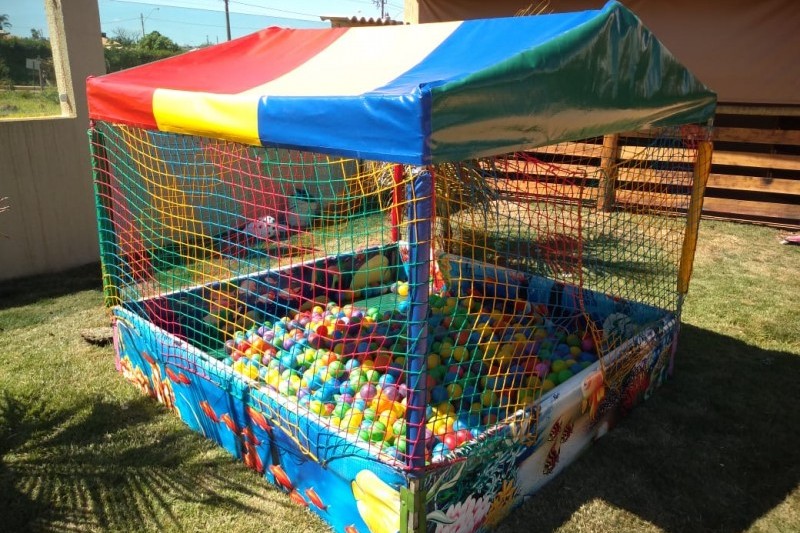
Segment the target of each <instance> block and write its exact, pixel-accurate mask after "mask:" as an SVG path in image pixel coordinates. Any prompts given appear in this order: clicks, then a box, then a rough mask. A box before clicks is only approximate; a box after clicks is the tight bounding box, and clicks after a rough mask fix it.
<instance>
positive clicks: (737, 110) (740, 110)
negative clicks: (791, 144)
mask: <svg viewBox="0 0 800 533" xmlns="http://www.w3.org/2000/svg"><path fill="white" fill-rule="evenodd" d="M717 115H764V116H770V117H780V116H786V117H800V106H796V105H741V104H738V105H737V104H718V105H717Z"/></svg>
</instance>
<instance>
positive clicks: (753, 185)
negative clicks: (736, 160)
mask: <svg viewBox="0 0 800 533" xmlns="http://www.w3.org/2000/svg"><path fill="white" fill-rule="evenodd" d="M707 187H708V188H709V189H725V190H732V191H750V192H766V193H770V194H797V195H800V180H790V179H779V178H759V177H756V176H739V175H728V174H711V176H710V177H709V179H708V185H707Z"/></svg>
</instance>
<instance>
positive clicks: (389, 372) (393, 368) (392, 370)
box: [386, 363, 403, 383]
mask: <svg viewBox="0 0 800 533" xmlns="http://www.w3.org/2000/svg"><path fill="white" fill-rule="evenodd" d="M402 375H403V365H401V364H398V363H391V364H389V366H387V367H386V376H391V377H392V378H393V379H394V381H393V383H397V382H398V381H400V376H402Z"/></svg>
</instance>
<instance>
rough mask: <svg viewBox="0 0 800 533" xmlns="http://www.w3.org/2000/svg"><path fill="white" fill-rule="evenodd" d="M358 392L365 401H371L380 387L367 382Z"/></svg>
mask: <svg viewBox="0 0 800 533" xmlns="http://www.w3.org/2000/svg"><path fill="white" fill-rule="evenodd" d="M358 394H359V396H361V398H362V399H363V400H364V401H365V402H367V403H369V402H371V401H372V399H373V398H375V396H376V395H377V394H378V388H377V387H376V386H375V385H374V384H372V383H365V384H364V385H362V386H361V389H359V391H358Z"/></svg>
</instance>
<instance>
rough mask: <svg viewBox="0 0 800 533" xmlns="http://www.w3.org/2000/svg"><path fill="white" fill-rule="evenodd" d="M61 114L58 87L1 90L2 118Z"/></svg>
mask: <svg viewBox="0 0 800 533" xmlns="http://www.w3.org/2000/svg"><path fill="white" fill-rule="evenodd" d="M58 115H61V104H60V103H59V102H58V90H57V89H45V90H44V91H9V90H0V119H4V118H23V117H49V116H58Z"/></svg>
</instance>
